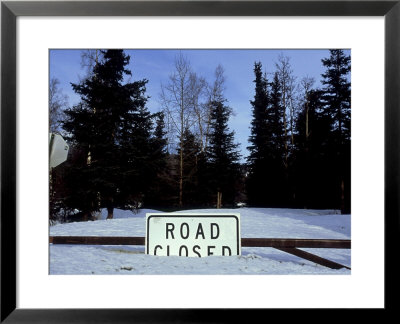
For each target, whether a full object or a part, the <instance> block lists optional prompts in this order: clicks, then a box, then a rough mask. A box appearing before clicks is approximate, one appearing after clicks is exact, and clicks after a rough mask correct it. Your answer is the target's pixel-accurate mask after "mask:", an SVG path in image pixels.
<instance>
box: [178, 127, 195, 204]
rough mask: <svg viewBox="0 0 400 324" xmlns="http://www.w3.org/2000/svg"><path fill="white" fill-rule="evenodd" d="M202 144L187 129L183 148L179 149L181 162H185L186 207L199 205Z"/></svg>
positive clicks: (184, 201) (183, 138) (184, 186)
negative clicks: (199, 167) (199, 170)
mask: <svg viewBox="0 0 400 324" xmlns="http://www.w3.org/2000/svg"><path fill="white" fill-rule="evenodd" d="M200 147H201V144H200V142H199V141H198V139H197V138H196V136H195V135H194V134H193V133H192V132H191V131H190V130H189V129H188V128H186V129H185V131H184V132H183V135H182V148H180V147H179V148H178V155H177V157H178V158H179V161H177V162H180V160H181V159H182V161H183V170H182V171H183V172H182V175H183V176H182V177H183V184H182V185H183V191H184V192H185V195H184V196H183V201H182V203H183V205H184V206H196V205H198V204H199V197H198V190H197V184H198V168H197V167H198V165H197V162H198V157H199V155H200ZM179 205H180V204H179Z"/></svg>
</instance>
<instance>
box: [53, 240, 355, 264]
mask: <svg viewBox="0 0 400 324" xmlns="http://www.w3.org/2000/svg"><path fill="white" fill-rule="evenodd" d="M49 242H50V243H51V244H86V245H145V238H144V237H134V236H50V238H49ZM241 245H242V247H272V248H275V249H278V250H280V251H283V252H287V253H290V254H293V255H296V256H298V257H300V258H303V259H306V260H309V261H312V262H315V263H317V264H320V265H323V266H325V267H328V268H331V269H341V268H346V269H350V268H349V267H347V266H345V265H342V264H339V263H336V262H333V261H330V260H328V259H325V258H322V257H319V256H317V255H315V254H312V253H309V252H306V251H303V250H299V248H318V249H319V248H326V249H351V241H350V240H335V239H290V238H248V237H244V238H242V239H241Z"/></svg>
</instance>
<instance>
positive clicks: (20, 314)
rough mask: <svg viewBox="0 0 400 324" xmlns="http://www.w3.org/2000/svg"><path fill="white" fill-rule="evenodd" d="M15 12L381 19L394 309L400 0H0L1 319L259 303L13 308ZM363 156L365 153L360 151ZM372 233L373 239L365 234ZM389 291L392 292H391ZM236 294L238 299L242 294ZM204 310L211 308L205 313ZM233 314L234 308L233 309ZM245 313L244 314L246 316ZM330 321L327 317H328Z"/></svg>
mask: <svg viewBox="0 0 400 324" xmlns="http://www.w3.org/2000/svg"><path fill="white" fill-rule="evenodd" d="M19 16H381V17H384V18H385V112H384V113H385V156H384V158H385V176H384V181H385V215H384V217H385V307H384V309H385V310H388V311H389V310H393V309H395V308H396V306H397V305H396V298H395V293H396V291H395V289H396V287H398V286H399V285H398V283H399V279H398V274H397V273H396V267H393V264H392V262H393V260H394V259H395V258H396V257H397V255H398V252H397V254H395V252H396V241H395V238H396V237H398V234H399V229H400V218H399V210H400V199H399V198H400V193H399V180H400V173H399V155H400V141H399V139H400V136H399V127H400V123H399V121H400V114H399V108H400V65H399V61H400V0H394V1H386V0H381V1H320V0H317V1H294V0H292V1H285V0H283V1H268V0H266V1H122V2H120V1H115V2H113V1H87V2H85V1H2V2H1V295H0V297H1V322H2V323H3V322H4V323H114V322H115V323H144V322H146V323H147V322H152V321H153V322H174V323H199V322H212V323H217V322H236V321H237V319H238V315H242V312H246V311H247V312H251V315H250V313H249V314H248V316H250V318H252V319H254V320H255V319H256V318H257V316H263V314H262V312H264V311H266V310H267V307H268V305H266V309H265V310H264V309H257V310H255V309H253V310H249V309H247V310H244V309H233V310H232V309H212V311H211V310H207V311H205V310H204V309H179V310H177V309H18V308H16V300H17V294H16V288H17V287H16V272H17V268H16V242H17V235H16V212H17V205H16V203H17V184H16V177H17V175H16V165H17V156H16V151H17V150H16V136H17V125H16V82H17V80H16V54H17V48H16V35H17V31H16V19H17V17H19ZM366 158H367V157H366ZM372 239H373V238H372ZM392 296H393V297H392ZM241 298H245V296H242V297H241ZM210 311H211V312H210ZM239 313H240V314H239ZM246 317H247V316H246ZM332 319H333V318H332Z"/></svg>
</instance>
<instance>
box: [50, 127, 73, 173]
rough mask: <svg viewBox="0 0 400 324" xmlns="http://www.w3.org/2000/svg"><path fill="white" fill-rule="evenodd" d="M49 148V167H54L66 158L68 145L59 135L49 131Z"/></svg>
mask: <svg viewBox="0 0 400 324" xmlns="http://www.w3.org/2000/svg"><path fill="white" fill-rule="evenodd" d="M49 150H50V168H54V167H56V166H57V165H59V164H61V163H63V162H64V161H66V160H67V157H68V150H69V146H68V144H67V143H66V142H65V141H64V139H63V138H62V137H61V136H60V135H58V134H52V133H50V137H49Z"/></svg>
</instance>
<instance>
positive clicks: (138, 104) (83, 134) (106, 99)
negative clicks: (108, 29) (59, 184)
mask: <svg viewBox="0 0 400 324" xmlns="http://www.w3.org/2000/svg"><path fill="white" fill-rule="evenodd" d="M129 61H130V57H129V56H127V55H125V53H124V52H123V51H122V50H107V51H102V60H101V61H98V62H96V64H95V65H94V68H93V73H92V74H91V75H90V76H89V77H88V78H87V79H85V80H83V81H82V82H81V83H79V84H72V87H73V89H74V91H75V92H76V93H77V94H79V95H80V96H81V103H80V104H78V105H77V106H75V107H73V108H71V109H68V110H67V111H66V115H67V119H66V120H65V122H64V124H63V128H64V130H65V131H66V132H67V133H68V134H69V135H70V138H69V139H70V141H71V142H72V143H73V144H74V145H75V146H76V149H77V150H78V151H80V152H81V158H80V160H79V163H78V164H76V165H75V166H74V167H73V168H71V170H70V171H71V172H70V174H71V176H70V179H69V180H70V186H72V187H73V188H74V189H73V190H71V192H72V194H71V201H73V202H76V201H77V200H79V199H81V200H86V203H85V205H84V206H78V207H79V208H80V209H81V210H83V211H84V213H86V214H88V215H90V214H91V213H92V212H94V211H96V210H99V209H100V208H107V210H108V216H107V217H108V218H112V217H113V210H114V207H115V206H120V207H125V205H126V204H127V203H128V204H129V202H130V201H137V199H139V198H140V197H138V196H140V194H141V191H142V189H140V185H142V184H143V183H144V179H143V178H144V174H146V171H147V170H146V169H145V168H144V167H145V166H146V160H149V158H148V151H149V149H148V145H149V142H148V140H149V138H150V128H151V125H152V123H151V115H150V114H149V113H148V111H147V109H146V107H145V104H146V100H147V98H146V97H145V95H144V93H145V84H146V82H147V81H146V80H143V81H138V82H133V83H124V77H125V76H127V75H131V72H130V71H129V70H128V69H127V65H128V64H129ZM75 189H77V191H76V194H75V195H74V194H73V192H74V190H75ZM79 194H80V196H77V195H79Z"/></svg>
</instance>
